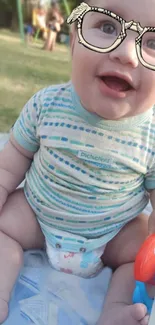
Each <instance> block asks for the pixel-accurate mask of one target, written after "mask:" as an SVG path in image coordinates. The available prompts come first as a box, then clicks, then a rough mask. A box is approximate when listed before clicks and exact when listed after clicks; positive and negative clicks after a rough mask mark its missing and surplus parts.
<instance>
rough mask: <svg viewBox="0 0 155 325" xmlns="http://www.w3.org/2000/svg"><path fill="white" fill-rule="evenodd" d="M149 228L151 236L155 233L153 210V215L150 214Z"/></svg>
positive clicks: (154, 212) (154, 214)
mask: <svg viewBox="0 0 155 325" xmlns="http://www.w3.org/2000/svg"><path fill="white" fill-rule="evenodd" d="M148 228H149V235H151V234H154V233H155V210H153V211H152V213H151V214H150V217H149V224H148Z"/></svg>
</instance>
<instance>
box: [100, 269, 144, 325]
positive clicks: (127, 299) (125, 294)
mask: <svg viewBox="0 0 155 325" xmlns="http://www.w3.org/2000/svg"><path fill="white" fill-rule="evenodd" d="M134 285H135V281H134V276H133V263H129V264H124V265H122V266H120V267H119V268H118V269H117V270H116V271H115V273H114V275H113V277H112V281H111V284H110V288H109V291H108V294H107V297H106V301H105V305H104V309H103V313H102V315H101V317H100V319H99V321H98V323H97V325H124V324H125V325H148V319H149V318H148V315H147V308H146V307H145V306H144V305H143V304H135V305H133V304H132V294H133V290H134Z"/></svg>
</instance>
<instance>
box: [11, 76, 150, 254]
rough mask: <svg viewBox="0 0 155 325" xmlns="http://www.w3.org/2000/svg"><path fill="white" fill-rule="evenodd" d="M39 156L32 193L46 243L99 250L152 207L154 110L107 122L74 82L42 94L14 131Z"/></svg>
mask: <svg viewBox="0 0 155 325" xmlns="http://www.w3.org/2000/svg"><path fill="white" fill-rule="evenodd" d="M13 132H14V136H15V138H16V140H17V142H18V143H19V144H20V145H21V146H22V147H24V148H25V149H27V150H30V151H33V152H35V154H34V159H33V162H32V164H31V167H30V169H29V171H28V172H27V174H26V184H25V195H26V198H27V200H28V202H29V204H30V205H31V207H32V208H33V210H34V211H35V213H36V215H37V218H38V221H39V222H40V224H41V227H42V230H43V232H44V234H45V236H46V239H47V240H48V242H49V243H50V244H52V245H53V246H56V247H59V248H60V249H62V250H64V251H73V252H78V251H79V250H83V249H84V250H87V251H90V250H93V249H96V248H98V247H100V246H102V245H104V244H105V243H107V242H108V241H109V240H110V239H111V238H113V237H114V236H115V235H116V234H117V233H118V232H119V231H120V229H121V228H122V227H123V226H124V225H125V224H126V223H127V222H128V221H130V220H131V219H133V218H135V217H136V216H137V215H138V214H139V213H140V212H142V211H143V209H144V208H145V206H146V205H147V203H148V194H147V192H146V189H152V188H155V116H154V110H153V108H151V109H149V110H148V111H147V112H145V113H143V114H141V115H139V116H134V117H131V118H127V119H123V120H121V121H107V120H104V119H102V118H100V117H99V116H97V115H95V114H92V113H90V112H88V111H86V110H85V109H84V108H83V107H82V105H81V103H80V99H79V97H78V96H77V94H76V93H75V90H74V87H73V85H72V83H71V82H68V83H67V84H63V85H56V86H50V87H48V88H46V89H43V90H41V91H39V92H38V93H37V94H35V95H34V96H33V97H32V98H31V99H30V100H29V101H28V103H27V104H26V105H25V107H24V109H23V111H22V112H21V114H20V116H19V118H18V120H17V122H16V123H15V125H14V131H13Z"/></svg>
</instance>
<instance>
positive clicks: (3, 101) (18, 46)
mask: <svg viewBox="0 0 155 325" xmlns="http://www.w3.org/2000/svg"><path fill="white" fill-rule="evenodd" d="M41 47H42V43H41V42H40V41H39V42H37V43H35V44H33V45H31V46H29V47H28V46H26V45H25V44H22V43H21V41H20V40H19V37H18V35H16V34H12V33H10V32H7V31H2V30H0V62H1V63H0V132H7V131H8V130H9V129H10V127H11V126H12V124H13V123H14V122H15V120H16V118H17V117H18V115H19V113H20V111H21V109H22V107H23V105H24V104H25V103H26V102H27V100H28V99H29V98H30V97H31V96H32V95H33V94H34V93H35V92H36V91H38V90H39V89H41V88H43V87H46V86H48V85H50V84H55V83H61V82H65V81H68V80H69V78H70V63H69V59H70V54H69V49H68V48H67V47H65V46H63V45H57V48H56V50H55V51H54V52H53V53H48V52H45V51H43V50H41Z"/></svg>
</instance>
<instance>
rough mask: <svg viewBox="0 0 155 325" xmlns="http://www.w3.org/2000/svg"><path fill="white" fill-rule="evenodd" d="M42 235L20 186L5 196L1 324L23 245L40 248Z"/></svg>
mask: <svg viewBox="0 0 155 325" xmlns="http://www.w3.org/2000/svg"><path fill="white" fill-rule="evenodd" d="M43 245H44V237H43V234H42V232H41V230H40V227H39V224H38V222H37V220H36V218H35V215H34V213H33V211H32V210H31V208H30V206H29V205H28V203H27V201H26V199H25V196H24V193H23V190H22V189H19V190H16V191H15V192H14V193H13V194H11V195H10V196H9V197H8V200H7V202H6V204H5V205H4V207H3V209H2V212H1V215H0V263H1V264H0V324H1V323H3V321H4V320H5V318H6V317H7V314H8V302H9V300H10V295H11V291H12V289H13V286H14V283H15V281H16V279H17V277H18V275H19V271H20V268H21V266H22V263H23V249H31V248H32V249H33V248H42V247H43Z"/></svg>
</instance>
